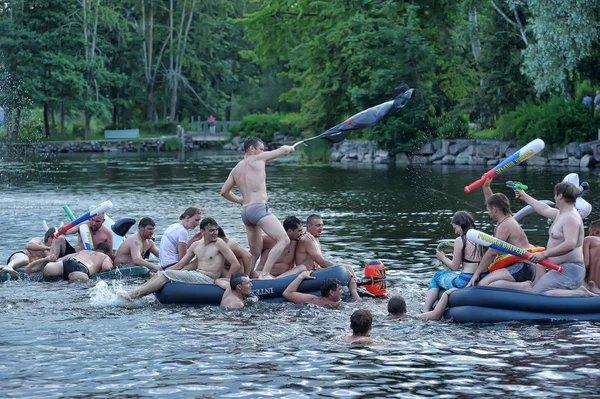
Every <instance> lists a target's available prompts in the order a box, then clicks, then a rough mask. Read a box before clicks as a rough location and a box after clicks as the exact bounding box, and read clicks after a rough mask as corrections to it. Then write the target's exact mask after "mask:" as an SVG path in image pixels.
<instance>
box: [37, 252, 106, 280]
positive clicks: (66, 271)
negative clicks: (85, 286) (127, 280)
mask: <svg viewBox="0 0 600 399" xmlns="http://www.w3.org/2000/svg"><path fill="white" fill-rule="evenodd" d="M109 250H110V248H109V247H108V244H106V243H99V244H98V246H97V247H96V249H95V250H94V251H88V250H86V249H84V250H81V251H79V252H77V253H76V254H73V255H69V256H67V257H66V258H63V259H62V260H59V261H56V262H49V263H48V264H47V265H46V267H44V270H43V273H44V276H54V277H57V276H62V277H63V279H64V280H89V278H90V276H93V275H94V274H96V273H98V272H101V271H102V272H105V271H109V270H112V269H113V262H112V259H111V258H110V256H108V254H109Z"/></svg>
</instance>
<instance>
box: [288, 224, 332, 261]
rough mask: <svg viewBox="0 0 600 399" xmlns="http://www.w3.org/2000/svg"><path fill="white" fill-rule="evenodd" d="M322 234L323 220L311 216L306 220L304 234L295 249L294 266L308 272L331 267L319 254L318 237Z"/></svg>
mask: <svg viewBox="0 0 600 399" xmlns="http://www.w3.org/2000/svg"><path fill="white" fill-rule="evenodd" d="M321 233H323V218H321V216H320V215H317V214H312V215H310V216H309V217H308V219H306V233H305V234H304V235H303V236H302V237H301V238H300V241H299V242H298V246H297V247H296V264H297V265H305V266H306V268H307V269H308V270H315V269H320V268H322V267H329V266H333V265H334V263H333V262H331V261H329V260H327V259H325V258H324V257H323V254H322V253H321V244H320V243H319V237H321Z"/></svg>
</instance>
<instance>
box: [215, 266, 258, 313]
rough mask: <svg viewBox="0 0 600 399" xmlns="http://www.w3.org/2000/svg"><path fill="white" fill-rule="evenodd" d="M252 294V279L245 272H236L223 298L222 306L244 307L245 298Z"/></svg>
mask: <svg viewBox="0 0 600 399" xmlns="http://www.w3.org/2000/svg"><path fill="white" fill-rule="evenodd" d="M251 294H252V281H251V280H250V278H249V277H248V275H247V274H245V273H235V274H234V275H233V276H231V279H230V280H229V287H228V288H227V290H225V293H224V294H223V298H222V299H221V306H223V307H226V308H231V309H241V308H243V307H244V299H246V297H248V296H250V295H251Z"/></svg>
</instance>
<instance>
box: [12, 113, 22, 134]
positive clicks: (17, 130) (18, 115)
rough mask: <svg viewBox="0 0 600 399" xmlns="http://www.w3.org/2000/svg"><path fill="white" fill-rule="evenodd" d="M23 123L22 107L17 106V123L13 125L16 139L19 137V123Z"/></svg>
mask: <svg viewBox="0 0 600 399" xmlns="http://www.w3.org/2000/svg"><path fill="white" fill-rule="evenodd" d="M20 124H21V107H17V113H16V115H15V125H14V127H13V132H14V134H15V136H14V137H15V139H16V138H17V137H19V125H20Z"/></svg>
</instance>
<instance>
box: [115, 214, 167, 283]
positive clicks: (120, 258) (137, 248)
mask: <svg viewBox="0 0 600 399" xmlns="http://www.w3.org/2000/svg"><path fill="white" fill-rule="evenodd" d="M154 229H155V223H154V220H152V219H151V218H142V219H141V220H140V223H139V224H138V231H137V233H135V234H134V235H132V236H131V237H127V239H126V240H125V241H123V244H121V245H120V246H119V249H118V250H117V254H116V255H115V266H117V267H119V266H121V265H132V264H133V265H137V266H145V267H147V268H148V269H150V270H154V271H160V270H162V268H161V267H160V265H157V264H154V263H152V262H148V261H147V260H146V259H144V254H145V253H146V252H148V251H150V252H151V253H152V254H153V255H154V256H158V255H159V250H158V247H157V246H156V244H154V241H152V236H153V235H154Z"/></svg>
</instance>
